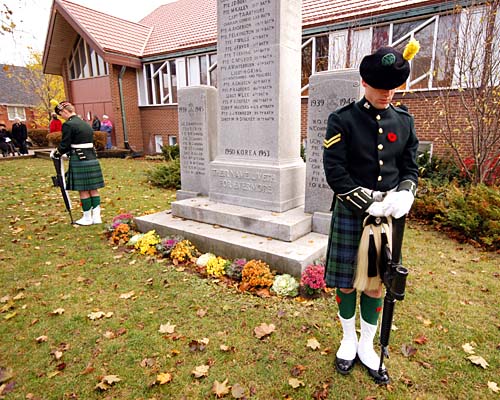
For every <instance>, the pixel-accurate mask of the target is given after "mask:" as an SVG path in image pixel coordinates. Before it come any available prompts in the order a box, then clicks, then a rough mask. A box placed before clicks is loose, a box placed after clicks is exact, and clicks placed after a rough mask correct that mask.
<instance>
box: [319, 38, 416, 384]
mask: <svg viewBox="0 0 500 400" xmlns="http://www.w3.org/2000/svg"><path fill="white" fill-rule="evenodd" d="M418 48H419V46H418V42H416V41H414V40H412V41H410V43H409V44H408V46H407V47H406V49H405V51H404V52H403V53H400V52H399V51H398V50H396V49H394V48H392V47H383V48H380V49H378V50H377V51H376V52H374V53H373V54H371V55H367V56H365V57H364V58H363V60H362V62H361V65H360V75H361V78H362V85H363V87H364V89H365V95H364V97H363V98H362V99H361V100H360V101H357V102H353V103H351V104H349V105H348V106H346V107H343V108H341V109H338V110H336V111H335V112H333V113H332V114H331V115H330V116H329V119H328V125H327V132H326V137H325V140H324V146H323V150H324V153H323V163H324V170H325V176H326V180H327V182H328V184H329V185H330V187H331V188H332V190H333V191H334V193H335V196H334V204H333V205H332V211H333V212H332V221H331V228H330V235H329V243H328V250H327V263H326V272H325V280H326V283H327V285H328V286H329V287H332V288H336V301H337V304H338V308H339V313H338V316H339V319H340V322H341V325H342V329H343V338H342V340H341V342H340V347H339V349H338V351H337V353H336V358H335V366H336V369H337V371H338V372H339V373H341V374H344V375H346V374H348V373H350V372H351V370H352V368H353V366H354V364H355V362H356V360H357V359H359V360H360V362H361V363H362V364H363V365H364V366H365V367H366V369H367V370H368V373H369V375H370V376H371V377H372V378H373V379H374V380H375V382H377V383H378V384H387V383H388V382H389V375H388V373H387V370H386V369H385V367H383V369H381V371H380V372H379V363H380V356H379V355H378V354H377V353H376V352H375V350H374V348H373V340H374V337H375V334H376V330H377V324H378V319H379V315H380V312H381V311H382V281H381V280H380V279H378V280H375V284H376V286H375V288H373V287H370V288H366V287H365V288H362V289H360V288H355V286H354V278H355V273H356V269H357V258H358V250H359V247H360V239H361V235H362V232H363V221H364V219H365V218H366V217H367V216H368V215H373V216H376V217H387V218H388V219H389V218H391V217H392V218H401V217H402V216H403V215H405V214H406V213H408V211H409V210H410V208H411V205H412V203H413V199H414V195H415V193H416V187H417V179H418V167H417V163H416V154H417V148H418V139H417V136H416V134H415V128H414V121H413V117H412V116H411V115H410V114H409V113H408V112H407V110H406V109H405V108H400V107H395V106H393V105H392V104H391V101H392V98H393V96H394V93H395V90H396V88H398V87H399V86H401V85H402V84H404V83H405V81H406V80H407V79H408V76H409V74H410V65H409V63H408V61H409V60H410V59H411V58H412V57H413V56H414V55H415V54H416V52H417V51H418ZM377 278H378V277H377ZM356 289H358V290H360V291H361V294H360V326H361V335H360V337H359V340H358V337H357V334H356V301H357V290H356Z"/></svg>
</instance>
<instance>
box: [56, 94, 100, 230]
mask: <svg viewBox="0 0 500 400" xmlns="http://www.w3.org/2000/svg"><path fill="white" fill-rule="evenodd" d="M55 112H56V113H57V114H58V115H60V116H61V117H63V118H64V119H65V120H66V122H65V123H64V124H63V126H62V139H61V143H60V144H59V146H58V147H57V149H55V150H53V151H52V152H51V153H50V157H51V158H60V157H61V156H62V155H63V154H69V169H68V172H67V179H66V181H67V184H66V188H67V189H68V190H77V191H78V192H79V194H80V201H81V204H82V209H83V217H82V218H80V219H79V220H78V221H76V224H78V225H92V224H100V223H102V219H101V197H100V196H99V191H98V189H99V188H102V187H104V178H103V176H102V170H101V166H100V164H99V161H98V160H97V154H96V151H95V149H94V131H93V130H92V127H91V126H90V125H89V124H87V123H86V122H85V121H83V120H82V119H81V118H80V117H78V116H77V115H76V113H75V107H74V106H73V104H71V103H69V102H67V101H63V102H62V103H60V104H58V105H57V106H56V107H55Z"/></svg>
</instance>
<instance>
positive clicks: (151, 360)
mask: <svg viewBox="0 0 500 400" xmlns="http://www.w3.org/2000/svg"><path fill="white" fill-rule="evenodd" d="M155 364H156V360H155V359H154V358H145V359H144V360H142V361H141V363H140V366H141V367H142V368H149V367H152V366H153V365H155Z"/></svg>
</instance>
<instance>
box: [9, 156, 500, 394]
mask: <svg viewBox="0 0 500 400" xmlns="http://www.w3.org/2000/svg"><path fill="white" fill-rule="evenodd" d="M155 165H157V164H156V163H155V162H152V161H150V162H148V161H143V160H121V159H119V160H117V159H103V160H102V166H103V171H104V175H105V179H106V183H107V186H106V187H105V188H104V189H102V190H101V197H102V208H103V219H104V221H105V222H106V221H107V222H110V221H111V219H112V217H113V216H115V215H117V214H119V213H122V212H131V213H132V214H134V215H137V216H139V215H141V214H144V213H147V212H151V211H160V210H165V209H168V208H169V204H170V202H171V201H172V200H173V199H174V198H175V193H174V192H171V191H166V190H160V189H157V188H153V187H151V186H149V185H148V184H147V182H146V181H145V175H144V171H145V170H147V169H149V168H152V167H154V166H155ZM53 174H54V172H53V166H52V163H51V162H50V161H49V160H43V159H27V158H20V159H16V160H13V161H6V162H0V187H1V188H2V197H1V199H0V216H1V220H2V223H1V224H0V235H1V236H0V237H1V239H0V240H1V242H0V282H1V283H0V301H1V302H0V311H1V313H0V398H3V396H4V398H5V399H85V400H87V399H210V398H215V394H213V392H212V387H213V385H214V383H215V381H218V382H220V383H222V382H224V381H225V380H226V379H227V386H233V389H235V396H236V397H238V396H240V394H237V393H236V392H240V393H244V395H245V396H246V398H251V399H261V400H272V399H367V398H369V399H371V398H376V399H490V398H499V394H498V393H495V392H494V391H493V390H492V389H494V388H495V385H494V383H496V384H498V385H500V369H499V365H500V335H499V333H500V307H499V302H498V293H499V292H500V275H499V273H500V271H499V265H500V255H498V254H494V253H485V252H481V251H479V250H477V249H475V248H472V247H470V246H468V245H462V244H459V243H457V242H454V241H452V240H450V239H448V238H447V237H446V236H444V235H442V234H441V233H438V232H434V231H432V230H430V229H423V228H422V227H419V226H416V225H415V224H411V223H410V226H409V227H408V228H407V231H406V237H405V246H404V252H403V255H404V260H405V265H406V266H407V267H408V268H409V269H410V275H409V278H408V286H407V292H406V298H405V300H404V301H402V302H399V303H397V304H396V311H395V321H394V324H395V327H397V330H394V331H393V332H392V333H391V344H390V355H391V357H390V359H389V360H386V366H387V367H388V369H389V373H390V375H391V378H392V384H391V385H390V386H389V387H387V388H386V387H377V386H376V385H375V384H373V383H372V382H371V381H370V379H369V377H368V376H367V374H366V372H365V371H364V370H363V369H362V368H361V367H360V366H356V368H355V369H354V371H353V373H352V374H351V375H350V376H347V377H343V376H339V375H338V374H337V373H335V371H334V368H333V359H334V357H335V351H336V347H337V345H338V343H339V340H340V336H341V328H340V324H339V322H338V321H337V320H336V318H335V316H336V306H335V303H334V301H333V297H331V296H327V297H325V298H321V299H318V300H314V301H310V302H305V303H304V302H298V301H296V300H293V299H281V298H277V297H271V298H266V299H262V298H259V297H256V296H253V295H250V294H242V293H239V292H238V291H237V290H236V289H235V288H232V287H226V286H222V285H219V284H218V283H217V282H215V281H213V280H207V279H202V278H200V277H198V276H196V275H193V274H190V273H187V272H186V271H182V268H178V267H174V266H171V265H169V263H167V262H164V260H160V261H159V260H156V259H152V258H147V257H145V256H140V255H137V254H135V253H128V252H123V251H121V250H120V249H113V248H112V246H110V245H109V244H108V243H107V241H106V240H105V239H104V237H103V235H102V232H103V230H104V226H96V225H94V226H90V227H73V226H71V225H70V224H69V217H68V215H67V213H66V211H65V209H64V206H63V203H62V199H61V198H60V193H59V191H58V189H56V188H53V187H52V186H51V179H50V176H51V175H53ZM72 198H73V200H74V201H73V204H74V211H73V213H74V217H75V219H77V218H79V217H80V214H81V212H80V209H79V205H78V199H77V197H76V196H75V193H72ZM195 245H196V243H195ZM271 267H272V266H271ZM99 311H102V312H103V313H109V314H108V318H106V317H103V318H100V319H94V320H93V319H90V318H89V315H95V314H91V313H97V312H99ZM261 323H267V324H271V323H272V324H274V325H275V326H276V330H275V331H274V332H273V333H272V334H271V335H269V336H268V337H266V338H264V339H262V340H259V339H257V338H256V337H255V336H254V332H253V331H254V328H255V327H256V326H258V325H260V324H261ZM165 324H170V325H171V326H172V325H175V327H174V328H173V332H172V333H160V332H159V329H160V325H165ZM311 338H315V339H316V340H317V341H318V342H319V343H320V345H321V347H320V348H319V349H318V350H312V349H311V348H309V347H308V346H307V342H308V340H309V339H311ZM37 339H38V340H37ZM206 339H208V344H206V342H207V340H206ZM202 340H203V341H204V342H205V344H203V345H202ZM466 343H468V344H469V345H470V346H471V347H472V348H473V351H474V354H473V355H475V356H480V357H482V358H483V359H484V360H485V361H486V362H487V363H488V364H489V366H488V367H487V368H482V367H481V366H479V365H475V364H473V363H472V362H471V361H470V360H469V359H468V357H469V356H471V355H472V354H469V353H467V352H466V351H465V350H464V348H463V347H462V346H463V345H465V344H466ZM221 346H227V347H223V349H221ZM469 351H471V350H469ZM200 366H208V367H209V368H208V374H207V376H205V377H202V378H195V376H194V375H193V373H192V372H193V371H194V370H195V369H197V367H200ZM162 373H165V374H167V373H168V374H170V377H171V381H170V382H168V383H165V384H164V385H159V384H155V385H153V383H154V382H155V381H156V377H157V375H158V374H162ZM11 375H12V377H11V378H10V379H6V378H7V377H9V376H11ZM110 375H116V376H118V379H120V380H119V381H117V382H116V383H114V384H113V385H111V387H110V388H109V389H107V390H105V391H100V390H99V389H96V386H97V385H98V384H99V383H100V382H102V380H103V379H104V377H107V376H110ZM165 376H167V375H165ZM290 378H296V379H297V380H298V381H299V384H300V383H301V386H299V387H297V388H293V387H292V386H291V385H290V383H289V379H290ZM488 382H490V386H491V388H488ZM491 382H493V383H491ZM2 393H3V394H2ZM235 396H233V395H231V393H229V394H228V395H227V396H226V398H228V399H230V398H235ZM239 398H244V397H239Z"/></svg>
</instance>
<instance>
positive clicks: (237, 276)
mask: <svg viewBox="0 0 500 400" xmlns="http://www.w3.org/2000/svg"><path fill="white" fill-rule="evenodd" d="M246 263H247V260H246V258H235V259H234V260H233V262H232V263H231V264H229V265H228V266H227V267H226V275H227V276H228V277H229V278H231V279H234V280H235V281H238V282H241V271H243V267H244V266H245V264H246Z"/></svg>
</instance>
